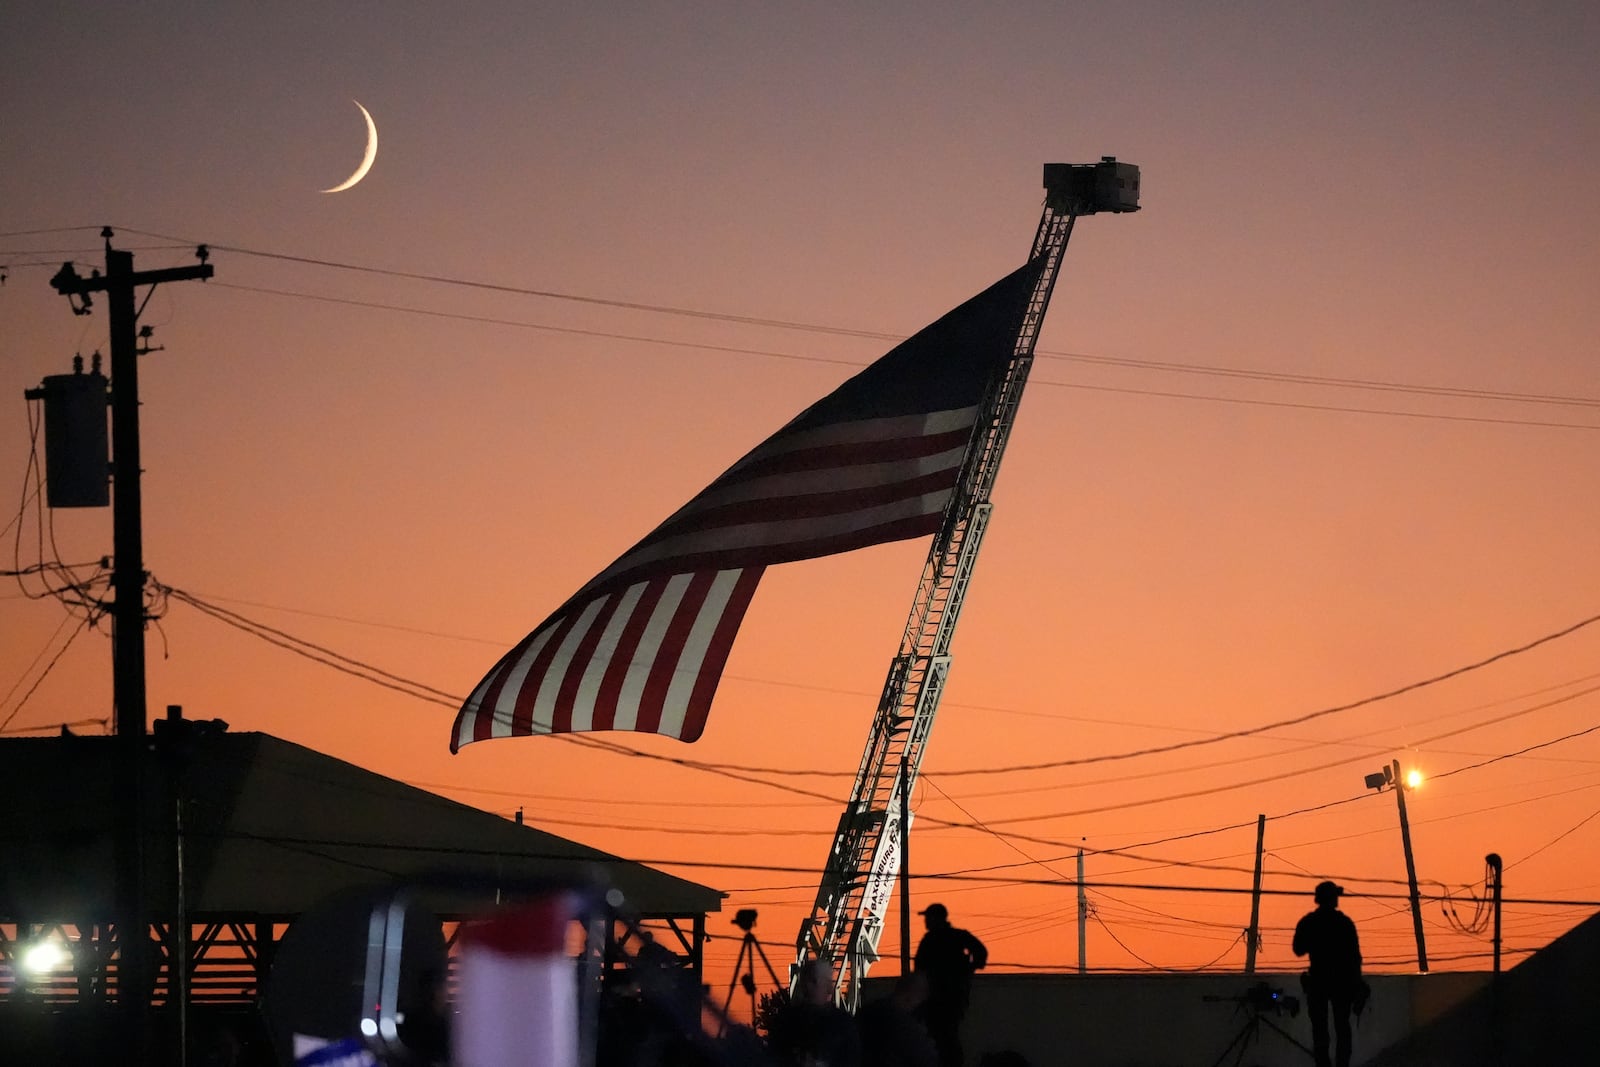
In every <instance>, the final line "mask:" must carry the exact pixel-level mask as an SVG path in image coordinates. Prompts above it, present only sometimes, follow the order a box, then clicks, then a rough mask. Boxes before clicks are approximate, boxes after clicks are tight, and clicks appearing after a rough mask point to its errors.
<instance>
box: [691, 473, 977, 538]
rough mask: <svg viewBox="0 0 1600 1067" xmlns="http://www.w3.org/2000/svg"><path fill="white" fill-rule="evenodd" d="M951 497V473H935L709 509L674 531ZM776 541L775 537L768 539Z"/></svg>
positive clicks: (814, 516)
mask: <svg viewBox="0 0 1600 1067" xmlns="http://www.w3.org/2000/svg"><path fill="white" fill-rule="evenodd" d="M949 495H950V472H949V471H948V470H936V471H932V472H930V473H927V474H923V475H919V476H917V477H911V478H905V479H903V480H901V481H898V482H895V483H894V484H892V485H873V486H863V487H861V488H858V489H842V490H839V491H837V492H826V493H795V494H790V495H788V496H783V497H776V498H773V499H770V500H743V501H740V502H738V503H734V504H725V505H723V506H721V507H716V508H708V509H706V510H705V511H703V512H701V513H700V514H698V515H695V516H693V517H692V518H689V519H686V520H685V521H684V522H681V523H679V524H678V525H676V526H675V527H674V528H673V533H674V535H676V536H677V537H679V538H682V537H685V536H687V535H689V534H692V533H700V532H706V531H713V530H717V529H720V528H731V527H736V526H754V525H758V524H763V523H764V524H767V525H773V526H776V524H779V523H791V522H796V521H800V520H806V519H824V518H827V517H829V516H850V515H854V514H865V513H867V512H868V510H869V509H872V508H876V507H880V506H886V505H893V504H898V503H900V502H901V501H904V500H907V499H916V500H921V499H922V498H923V497H932V496H943V497H948V496H949ZM766 540H768V541H769V542H776V540H777V539H776V538H768V539H766Z"/></svg>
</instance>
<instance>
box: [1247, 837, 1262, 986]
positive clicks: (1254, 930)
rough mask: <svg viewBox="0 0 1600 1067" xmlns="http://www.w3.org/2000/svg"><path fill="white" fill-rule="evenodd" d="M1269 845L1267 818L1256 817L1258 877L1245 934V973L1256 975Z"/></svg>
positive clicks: (1252, 888) (1252, 893)
mask: <svg viewBox="0 0 1600 1067" xmlns="http://www.w3.org/2000/svg"><path fill="white" fill-rule="evenodd" d="M1266 843H1267V817H1266V816H1265V815H1257V816H1256V877H1255V883H1254V884H1253V885H1252V886H1251V887H1250V929H1248V930H1246V931H1245V932H1244V936H1245V943H1244V973H1245V974H1255V973H1256V946H1257V945H1259V944H1260V943H1261V860H1262V857H1263V854H1264V852H1263V846H1265V845H1266Z"/></svg>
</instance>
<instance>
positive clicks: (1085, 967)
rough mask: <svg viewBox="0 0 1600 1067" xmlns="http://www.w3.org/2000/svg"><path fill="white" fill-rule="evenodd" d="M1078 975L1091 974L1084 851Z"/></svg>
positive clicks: (1080, 861) (1080, 862)
mask: <svg viewBox="0 0 1600 1067" xmlns="http://www.w3.org/2000/svg"><path fill="white" fill-rule="evenodd" d="M1078 973H1079V974H1088V973H1089V897H1088V894H1087V893H1085V892H1084V888H1083V849H1081V848H1080V849H1079V850H1078Z"/></svg>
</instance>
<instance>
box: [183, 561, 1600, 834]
mask: <svg viewBox="0 0 1600 1067" xmlns="http://www.w3.org/2000/svg"><path fill="white" fill-rule="evenodd" d="M152 585H153V586H155V587H157V588H160V589H161V590H163V591H164V593H165V594H166V595H170V596H173V597H175V598H177V599H179V600H181V601H183V602H185V603H188V604H190V605H191V606H194V607H195V608H197V609H198V610H201V611H203V612H204V613H206V614H209V615H212V616H213V617H214V618H217V619H219V620H220V621H223V622H227V623H228V624H229V625H232V626H235V627H238V628H240V629H242V630H244V631H245V632H247V633H252V634H253V635H254V636H257V637H261V638H262V639H263V640H266V641H268V642H269V643H272V644H275V645H277V646H279V647H282V648H285V649H286V650H288V651H293V652H296V653H297V654H299V655H302V656H305V657H307V658H310V659H312V660H313V661H315V662H319V663H322V664H324V665H325V666H331V667H334V668H335V669H337V670H341V671H344V672H345V673H350V674H352V675H354V676H356V677H359V678H363V679H365V680H367V681H371V682H374V683H376V684H379V685H382V686H385V687H386V688H390V689H394V690H396V691H398V692H402V693H405V694H407V695H411V696H415V697H417V698H418V699H423V700H428V701H430V702H432V703H438V704H441V705H444V706H448V707H452V708H453V707H456V706H458V705H459V703H460V698H458V697H455V696H453V695H451V694H448V693H446V692H444V691H443V690H439V689H434V688H433V687H431V686H425V685H422V684H421V683H414V682H411V681H410V680H408V679H404V678H402V677H401V676H399V675H395V674H393V673H391V672H387V671H383V670H381V669H380V668H376V667H372V666H370V665H368V664H364V663H361V661H358V660H355V659H353V658H351V657H348V656H344V655H342V654H340V653H335V652H333V651H332V650H329V649H325V648H323V647H322V646H319V645H315V644H313V643H311V642H306V641H303V640H301V639H299V638H295V637H293V636H292V635H289V634H287V633H286V632H284V631H282V630H277V629H275V628H273V627H268V626H265V625H264V624H258V623H255V622H253V621H252V620H249V619H247V618H246V617H244V616H242V615H239V614H238V613H237V612H229V611H227V610H226V609H221V608H217V607H215V606H214V605H207V604H205V603H204V602H203V601H201V600H199V598H197V597H195V596H194V595H193V594H190V593H185V592H183V591H181V590H175V589H173V588H172V587H170V586H166V585H163V584H161V583H158V582H155V581H154V580H152ZM1596 618H1600V616H1597V617H1595V618H1591V619H1588V620H1584V621H1583V622H1581V623H1578V624H1575V625H1574V626H1571V627H1567V628H1566V629H1565V630H1563V631H1559V632H1557V633H1555V634H1550V635H1546V636H1545V637H1541V638H1539V639H1537V640H1535V641H1533V642H1530V643H1528V644H1525V645H1523V646H1522V647H1521V648H1518V649H1513V650H1508V651H1507V652H1503V653H1499V654H1497V655H1495V656H1491V657H1489V658H1487V659H1485V660H1482V661H1479V662H1478V663H1476V664H1473V665H1470V666H1468V667H1463V668H1458V669H1457V670H1455V671H1451V672H1448V673H1446V674H1444V675H1440V676H1438V677H1436V678H1434V679H1429V680H1426V681H1424V682H1419V683H1414V684H1412V685H1410V686H1404V687H1401V688H1400V689H1398V690H1395V691H1393V693H1394V694H1398V693H1402V692H1407V691H1411V690H1414V689H1417V688H1420V687H1421V686H1422V685H1427V684H1433V683H1434V682H1437V681H1441V680H1443V679H1444V678H1448V677H1453V676H1456V675H1459V674H1461V673H1464V672H1465V671H1467V670H1473V669H1477V668H1479V667H1482V666H1485V665H1487V664H1489V663H1493V662H1495V661H1497V660H1499V659H1503V658H1505V657H1507V656H1509V655H1514V654H1516V653H1518V652H1523V651H1527V650H1528V649H1531V648H1534V647H1537V646H1538V645H1540V644H1543V643H1545V642H1547V641H1550V640H1554V639H1555V638H1557V637H1560V636H1565V635H1566V634H1569V633H1571V632H1573V631H1575V630H1577V629H1579V628H1581V627H1582V626H1585V625H1588V624H1589V623H1591V622H1593V621H1595V619H1596ZM363 672H371V673H363ZM407 687H412V688H407ZM1391 695H1393V694H1391ZM1377 699H1382V698H1381V697H1372V698H1367V699H1366V700H1363V701H1358V702H1356V703H1355V704H1353V705H1347V706H1346V708H1348V707H1353V706H1360V705H1362V704H1366V703H1371V702H1373V701H1375V700H1377ZM1563 699H1570V698H1563ZM1556 702H1558V701H1552V702H1551V703H1556ZM1332 710H1343V709H1330V710H1324V711H1321V712H1316V713H1313V714H1312V715H1310V716H1302V717H1300V718H1299V719H1296V720H1290V724H1292V723H1294V722H1302V721H1305V719H1306V718H1312V717H1317V716H1320V715H1326V714H1331V713H1332ZM1531 710H1536V709H1524V710H1523V711H1521V712H1516V713H1514V714H1526V713H1527V712H1528V711H1531ZM1495 721H1499V720H1495ZM1277 725H1284V724H1277ZM1481 725H1483V724H1478V726H1481ZM1478 726H1471V727H1464V728H1462V729H1460V730H1454V731H1446V732H1445V733H1443V734H1439V735H1435V737H1433V738H1428V739H1424V742H1421V743H1426V742H1427V741H1431V740H1437V739H1438V738H1440V737H1445V736H1452V735H1454V734H1456V733H1460V732H1464V731H1465V730H1467V729H1474V728H1478ZM1270 728H1272V726H1270V725H1269V726H1267V727H1258V728H1255V729H1251V730H1245V731H1234V732H1233V733H1232V734H1230V735H1225V736H1243V735H1248V734H1251V733H1259V732H1262V731H1264V730H1266V729H1270ZM551 736H556V737H559V738H561V739H563V740H566V741H569V742H572V743H579V744H585V745H587V746H590V747H598V748H601V749H603V750H605V751H609V752H613V753H616V754H622V755H627V756H630V757H632V758H647V759H654V760H658V761H662V762H667V763H672V764H677V765H679V766H683V767H688V768H692V769H697V770H702V771H706V772H708V773H712V774H719V775H722V776H725V777H730V778H734V779H735V780H740V781H746V782H753V783H756V784H760V785H763V786H766V787H768V788H778V789H784V790H786V791H789V792H793V793H796V794H798V795H802V796H807V797H810V798H812V799H820V800H825V801H828V802H830V803H832V802H834V801H835V800H836V798H834V797H832V796H829V795H826V794H821V793H816V792H814V791H811V790H801V789H796V788H794V787H789V786H784V785H782V784H781V783H778V782H772V781H769V780H765V779H762V778H759V777H751V776H752V775H759V774H764V773H765V774H783V773H805V772H793V771H777V770H773V769H767V768H751V767H746V766H741V765H735V764H720V763H711V762H707V761H698V760H688V759H684V758H681V757H673V756H664V755H658V754H655V753H645V752H640V751H638V750H636V749H630V748H627V747H626V746H623V745H619V744H615V743H611V742H604V741H601V740H599V739H597V738H589V737H587V736H585V735H581V734H555V735H551ZM1558 740H1560V739H1558ZM1196 743H1206V742H1205V741H1204V740H1202V741H1201V742H1181V743H1179V744H1178V745H1177V746H1166V747H1164V748H1162V749H1161V751H1170V750H1171V749H1172V748H1173V747H1192V746H1193V745H1194V744H1196ZM1552 743H1553V742H1552ZM1534 747H1544V746H1543V745H1540V746H1534ZM1118 758H1127V757H1126V756H1122V757H1118ZM1358 758H1360V757H1352V758H1351V759H1347V760H1339V761H1335V762H1333V763H1330V764H1325V765H1323V766H1322V767H1318V768H1312V770H1321V769H1328V768H1331V767H1336V766H1342V765H1344V764H1347V763H1350V762H1353V761H1354V760H1355V759H1358ZM1091 759H1093V758H1091ZM1462 769H1469V768H1462ZM946 773H949V772H946ZM966 773H972V772H966ZM1304 773H1308V771H1306V770H1305V769H1300V770H1296V771H1290V772H1285V773H1283V774H1279V775H1270V776H1267V777H1264V778H1261V779H1255V780H1252V781H1249V782H1244V783H1234V784H1231V785H1228V786H1220V787H1214V788H1212V789H1207V790H1191V791H1189V792H1186V793H1181V794H1174V795H1169V796H1165V797H1159V798H1153V799H1149V800H1144V801H1135V802H1131V803H1125V804H1118V805H1109V806H1102V807H1100V808H1094V809H1088V810H1086V811H1081V812H1057V813H1053V814H1049V815H1030V816H1018V817H1015V818H1010V819H1002V820H991V821H990V822H991V825H983V824H978V823H966V824H963V823H958V822H952V821H946V820H940V819H935V818H933V817H931V816H930V817H927V818H926V821H930V822H933V823H935V824H936V825H942V826H945V827H949V828H959V829H979V830H983V831H985V832H993V830H992V825H1000V824H1006V823H1017V822H1030V821H1041V820H1046V819H1051V818H1066V817H1073V816H1078V815H1083V814H1095V813H1100V812H1102V811H1105V810H1124V809H1126V808H1130V807H1139V806H1147V805H1149V804H1154V803H1162V802H1166V801H1170V800H1174V799H1190V798H1192V797H1194V796H1198V795H1210V794H1214V793H1218V792H1226V791H1229V790H1231V789H1237V788H1243V787H1245V786H1248V785H1253V784H1262V783H1264V782H1267V781H1275V780H1279V779H1281V778H1284V777H1290V776H1293V775H1297V774H1304ZM1447 773H1453V772H1447ZM941 792H943V790H941ZM1352 799H1353V798H1352ZM1346 802H1348V801H1337V802H1330V803H1329V804H1327V805H1318V806H1317V807H1318V808H1320V807H1326V806H1332V805H1333V804H1335V803H1346ZM1014 836H1016V838H1017V840H1032V841H1035V842H1040V843H1048V844H1052V845H1055V846H1057V847H1071V846H1068V845H1064V844H1062V843H1061V842H1058V841H1054V840H1052V839H1046V838H1029V837H1026V835H1014ZM1093 851H1101V850H1093ZM1120 854H1123V855H1128V853H1126V851H1123V852H1121V853H1120ZM1130 858H1148V857H1130ZM1158 862H1165V861H1158Z"/></svg>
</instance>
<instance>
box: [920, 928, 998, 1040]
mask: <svg viewBox="0 0 1600 1067" xmlns="http://www.w3.org/2000/svg"><path fill="white" fill-rule="evenodd" d="M922 919H923V922H924V923H925V924H926V925H927V928H928V932H927V933H925V934H923V935H922V941H921V943H919V944H918V945H917V958H916V963H915V966H916V973H917V974H920V975H923V976H925V977H926V978H927V979H928V999H927V1000H925V1001H923V1004H922V1012H921V1017H922V1020H923V1022H925V1023H926V1024H927V1027H928V1033H929V1035H930V1036H931V1037H932V1038H933V1043H934V1044H935V1045H936V1046H937V1047H938V1049H939V1065H940V1067H962V1051H961V1020H962V1017H963V1016H965V1015H966V1014H967V998H968V997H969V995H970V994H971V992H972V975H973V972H974V971H981V970H983V968H984V966H985V965H986V964H987V963H988V962H989V950H988V949H986V948H984V947H983V942H982V941H979V940H978V939H977V938H976V937H974V936H973V935H972V934H971V933H969V932H968V931H966V930H963V929H961V928H960V927H958V926H951V925H950V912H949V911H948V910H947V909H946V908H945V906H944V905H943V904H929V905H928V906H927V907H926V908H924V909H923V911H922Z"/></svg>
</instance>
